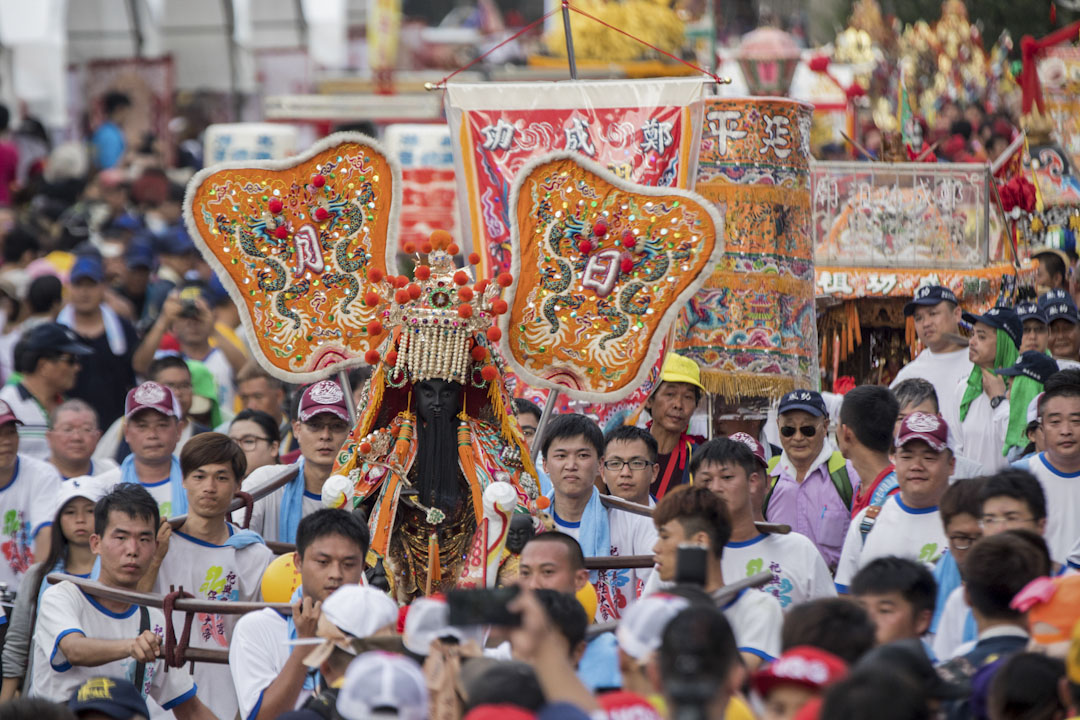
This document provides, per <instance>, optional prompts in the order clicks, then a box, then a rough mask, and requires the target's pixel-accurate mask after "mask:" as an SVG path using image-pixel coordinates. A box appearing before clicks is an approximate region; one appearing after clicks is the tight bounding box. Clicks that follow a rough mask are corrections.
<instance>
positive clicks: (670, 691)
mask: <svg viewBox="0 0 1080 720" xmlns="http://www.w3.org/2000/svg"><path fill="white" fill-rule="evenodd" d="M730 622H731V620H730V618H729V617H727V616H726V615H725V614H724V613H721V612H719V611H717V610H715V609H713V608H706V607H689V608H687V609H685V610H683V611H682V612H680V613H679V614H678V615H676V616H675V619H674V620H672V621H671V622H669V623H668V624H667V627H666V628H664V635H663V639H662V640H661V642H660V650H659V652H658V653H657V654H656V657H655V659H654V660H653V663H652V666H651V668H650V671H651V672H652V673H653V674H654V675H659V678H660V683H659V684H660V687H661V688H662V690H663V694H664V702H665V704H666V705H667V706H668V707H669V708H671V710H672V712H671V717H682V715H680V713H679V711H680V709H681V708H685V707H686V706H688V705H690V706H691V707H693V706H694V705H697V704H698V703H700V707H701V708H702V709H703V710H704V713H703V715H702V717H703V718H705V720H723V718H725V716H726V711H727V707H728V703H729V701H730V700H731V698H732V696H733V695H735V694H736V693H737V692H738V691H739V688H741V687H742V685H743V683H744V682H745V680H746V674H745V670H744V669H743V667H742V663H740V662H739V648H738V647H737V638H738V633H737V632H733V630H737V628H732V626H731V625H730V624H729V623H730ZM744 657H745V653H744ZM687 691H689V693H688V692H687ZM688 694H690V695H691V696H692V697H687V695H688Z"/></svg>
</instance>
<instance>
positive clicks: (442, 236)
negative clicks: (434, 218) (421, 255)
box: [428, 230, 454, 250]
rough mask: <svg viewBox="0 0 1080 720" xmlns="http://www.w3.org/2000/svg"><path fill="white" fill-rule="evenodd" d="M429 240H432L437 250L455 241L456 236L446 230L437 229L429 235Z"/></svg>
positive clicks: (432, 244)
mask: <svg viewBox="0 0 1080 720" xmlns="http://www.w3.org/2000/svg"><path fill="white" fill-rule="evenodd" d="M428 240H430V241H431V246H432V247H434V248H435V249H437V250H444V249H446V248H447V247H449V246H450V244H451V243H452V242H454V236H453V235H451V234H450V233H448V232H446V231H445V230H436V231H434V232H433V233H431V235H428Z"/></svg>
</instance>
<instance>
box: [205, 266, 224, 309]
mask: <svg viewBox="0 0 1080 720" xmlns="http://www.w3.org/2000/svg"><path fill="white" fill-rule="evenodd" d="M203 297H204V298H206V302H208V303H209V304H210V307H212V308H213V307H217V306H218V305H220V304H222V303H223V302H225V301H227V300H228V299H229V292H228V291H227V290H226V289H225V286H224V285H222V284H221V281H220V280H218V276H217V275H216V274H212V275H211V276H210V282H208V283H206V288H205V289H204V290H203Z"/></svg>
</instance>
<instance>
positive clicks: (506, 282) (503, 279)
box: [495, 272, 514, 287]
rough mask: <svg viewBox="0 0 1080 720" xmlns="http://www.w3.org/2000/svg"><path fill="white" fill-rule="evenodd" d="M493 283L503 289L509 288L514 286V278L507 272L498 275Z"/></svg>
mask: <svg viewBox="0 0 1080 720" xmlns="http://www.w3.org/2000/svg"><path fill="white" fill-rule="evenodd" d="M495 282H497V283H499V285H501V286H503V287H510V286H511V285H513V284H514V276H513V275H511V274H510V273H508V272H502V273H499V276H498V277H497V278H495Z"/></svg>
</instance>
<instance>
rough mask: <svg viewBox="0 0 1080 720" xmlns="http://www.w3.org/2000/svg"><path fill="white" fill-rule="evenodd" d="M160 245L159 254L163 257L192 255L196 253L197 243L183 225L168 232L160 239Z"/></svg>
mask: <svg viewBox="0 0 1080 720" xmlns="http://www.w3.org/2000/svg"><path fill="white" fill-rule="evenodd" d="M158 243H159V245H158V246H159V252H160V253H162V254H163V255H190V254H193V253H195V252H196V250H195V243H193V242H192V241H191V236H190V235H188V231H187V229H186V228H185V227H184V226H183V225H177V226H176V227H174V228H170V229H169V230H167V231H166V232H165V234H164V235H162V236H161V237H160V238H158Z"/></svg>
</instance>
